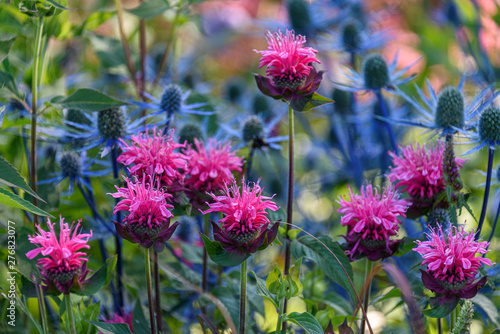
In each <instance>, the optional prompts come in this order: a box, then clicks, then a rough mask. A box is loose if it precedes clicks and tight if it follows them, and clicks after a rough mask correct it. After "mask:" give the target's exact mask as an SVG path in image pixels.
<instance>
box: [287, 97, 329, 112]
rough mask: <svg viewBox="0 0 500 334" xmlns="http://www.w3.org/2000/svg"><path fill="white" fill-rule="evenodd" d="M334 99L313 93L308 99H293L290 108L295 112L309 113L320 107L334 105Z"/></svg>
mask: <svg viewBox="0 0 500 334" xmlns="http://www.w3.org/2000/svg"><path fill="white" fill-rule="evenodd" d="M333 102H334V101H333V100H332V99H329V98H327V97H325V96H323V95H320V94H318V93H313V94H312V95H310V96H308V97H303V96H301V97H300V98H297V99H292V100H291V101H290V107H291V108H292V109H293V110H295V111H302V112H305V111H309V110H312V109H314V108H316V107H320V106H322V105H325V104H329V103H333Z"/></svg>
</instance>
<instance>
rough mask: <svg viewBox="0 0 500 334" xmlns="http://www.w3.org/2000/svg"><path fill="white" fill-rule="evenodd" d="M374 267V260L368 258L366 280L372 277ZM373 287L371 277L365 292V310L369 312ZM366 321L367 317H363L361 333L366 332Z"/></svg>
mask: <svg viewBox="0 0 500 334" xmlns="http://www.w3.org/2000/svg"><path fill="white" fill-rule="evenodd" d="M372 268H373V262H372V261H370V260H368V259H366V266H365V282H366V281H368V279H370V273H371V271H372ZM371 288H372V280H371V279H370V282H369V283H368V287H367V290H366V293H365V298H364V303H363V307H364V308H365V311H366V312H368V305H369V304H370V290H371ZM365 322H366V319H365V317H363V318H362V319H361V334H365Z"/></svg>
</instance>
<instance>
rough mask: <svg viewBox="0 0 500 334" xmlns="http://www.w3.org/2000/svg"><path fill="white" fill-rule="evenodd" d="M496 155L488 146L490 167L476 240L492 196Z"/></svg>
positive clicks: (487, 173)
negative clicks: (492, 176) (492, 175)
mask: <svg viewBox="0 0 500 334" xmlns="http://www.w3.org/2000/svg"><path fill="white" fill-rule="evenodd" d="M494 156H495V150H493V149H491V147H488V169H487V171H486V186H485V188H484V198H483V207H482V209H481V216H480V217H479V224H478V226H477V232H476V236H475V239H476V240H477V239H478V238H479V236H480V235H481V230H482V228H483V224H484V219H485V218H486V209H487V208H488V198H489V197H490V186H491V174H492V170H493V158H494Z"/></svg>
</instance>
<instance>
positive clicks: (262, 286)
mask: <svg viewBox="0 0 500 334" xmlns="http://www.w3.org/2000/svg"><path fill="white" fill-rule="evenodd" d="M250 274H252V275H253V276H254V277H255V282H256V283H257V294H258V295H259V296H262V297H264V299H267V300H268V301H270V302H271V304H273V305H274V307H275V308H278V303H276V301H275V300H274V297H273V295H272V294H271V293H270V292H269V290H267V288H266V282H264V280H263V279H262V278H260V277H259V276H257V274H256V273H255V272H253V271H250Z"/></svg>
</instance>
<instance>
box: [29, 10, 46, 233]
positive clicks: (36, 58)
mask: <svg viewBox="0 0 500 334" xmlns="http://www.w3.org/2000/svg"><path fill="white" fill-rule="evenodd" d="M42 36H43V16H40V17H39V18H38V23H37V27H36V38H35V52H34V55H33V75H32V76H31V78H32V81H31V94H32V96H31V100H32V102H31V161H30V162H31V166H30V173H31V175H30V178H31V188H32V189H33V191H34V192H35V193H36V192H37V189H36V188H37V186H36V182H37V180H36V176H37V175H36V168H37V167H36V117H37V101H38V81H39V78H38V76H39V75H40V73H39V72H40V58H41V57H42V55H41V50H42ZM33 205H35V206H37V205H38V200H37V198H36V197H33ZM34 218H35V221H34V222H35V225H36V224H38V216H37V215H35V216H34Z"/></svg>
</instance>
